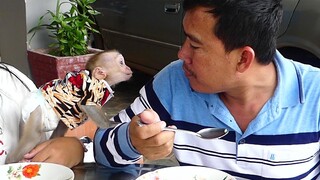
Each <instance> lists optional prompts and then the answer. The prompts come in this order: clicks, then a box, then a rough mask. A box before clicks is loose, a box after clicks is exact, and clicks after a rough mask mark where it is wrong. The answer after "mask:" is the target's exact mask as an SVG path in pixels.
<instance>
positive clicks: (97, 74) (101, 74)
mask: <svg viewBox="0 0 320 180" xmlns="http://www.w3.org/2000/svg"><path fill="white" fill-rule="evenodd" d="M107 75H108V74H107V72H106V71H105V70H104V69H103V68H101V67H95V68H94V69H93V71H92V76H93V77H94V78H96V79H99V80H101V79H105V78H106V77H107Z"/></svg>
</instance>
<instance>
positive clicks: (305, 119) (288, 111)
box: [95, 52, 320, 180]
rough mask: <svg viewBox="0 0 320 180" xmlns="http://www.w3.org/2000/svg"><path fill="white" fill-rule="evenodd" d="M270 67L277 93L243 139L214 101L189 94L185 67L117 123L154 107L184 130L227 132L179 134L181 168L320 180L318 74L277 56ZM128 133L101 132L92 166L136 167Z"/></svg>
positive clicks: (148, 88) (164, 75) (158, 80)
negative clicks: (220, 133)
mask: <svg viewBox="0 0 320 180" xmlns="http://www.w3.org/2000/svg"><path fill="white" fill-rule="evenodd" d="M275 59H276V61H275V64H276V66H277V70H278V82H280V85H278V86H277V88H276V91H275V93H274V96H273V97H272V98H271V99H270V100H269V101H268V102H267V103H266V104H265V106H264V107H263V109H262V110H261V112H260V113H259V114H258V116H257V117H256V118H255V119H254V120H253V121H252V122H251V123H250V125H249V126H248V128H247V130H246V131H245V132H244V133H243V132H241V130H240V129H239V127H238V126H237V123H236V121H235V120H234V119H233V117H232V115H231V114H230V113H229V111H228V109H227V108H226V107H225V106H224V104H223V103H222V101H221V100H220V98H219V96H218V95H217V94H201V93H197V92H194V91H192V90H191V89H190V87H189V86H188V80H187V79H186V78H185V76H184V74H183V71H182V69H181V66H182V61H176V62H173V63H172V64H170V65H169V66H168V67H166V68H165V69H163V70H162V71H161V72H160V73H159V74H157V75H156V76H155V77H154V79H153V81H151V82H149V83H148V84H146V85H145V86H144V87H143V88H142V89H141V90H140V94H141V97H138V98H137V99H136V100H135V101H134V102H133V104H131V106H130V107H128V108H127V109H126V110H123V111H121V112H120V113H119V115H118V116H116V117H114V120H115V121H120V122H128V121H130V119H131V117H133V116H134V115H135V114H138V113H140V112H141V111H143V109H145V108H146V107H148V106H151V107H152V109H154V110H155V111H157V112H158V113H159V115H160V119H162V120H165V121H166V123H167V124H169V125H176V126H177V127H178V128H181V129H188V130H193V131H198V130H199V129H201V128H205V127H219V128H227V129H229V130H230V133H229V134H228V135H227V136H225V137H223V138H222V139H214V140H205V139H200V138H197V137H194V136H191V135H188V134H183V133H176V136H175V142H174V154H175V156H176V158H177V160H178V161H179V162H180V164H181V165H204V166H208V167H213V168H216V169H219V170H223V171H225V172H227V173H230V174H231V175H233V176H235V177H236V178H237V179H308V180H309V179H317V178H320V176H319V174H320V159H319V157H320V154H319V153H320V151H319V148H320V142H319V139H320V103H319V99H320V89H319V88H318V86H319V84H320V71H319V69H316V68H312V67H310V66H305V65H302V64H299V63H296V62H292V61H290V60H287V59H284V58H283V57H282V56H281V55H280V54H279V53H278V52H277V55H276V57H275ZM127 128H128V123H124V124H122V125H121V127H120V128H115V129H108V130H103V129H101V130H99V133H98V134H97V135H96V138H95V143H96V146H95V147H96V149H97V150H96V151H95V153H96V158H97V159H96V160H97V162H99V163H101V164H104V165H106V166H113V167H118V166H119V165H121V164H122V165H123V164H130V163H134V162H136V161H137V159H138V158H139V157H140V154H139V153H138V152H136V150H135V149H134V148H132V146H131V145H130V141H129V139H128V136H127ZM112 135H113V136H114V137H117V138H118V139H115V138H111V137H113V136H112ZM124 135H126V136H124ZM107 149H108V150H107ZM105 157H108V159H106V158H105ZM110 158H111V159H112V160H110Z"/></svg>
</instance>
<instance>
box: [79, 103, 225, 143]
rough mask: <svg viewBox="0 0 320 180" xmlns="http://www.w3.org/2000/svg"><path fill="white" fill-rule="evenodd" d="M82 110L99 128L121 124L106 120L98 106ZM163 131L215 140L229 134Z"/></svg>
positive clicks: (221, 131)
mask: <svg viewBox="0 0 320 180" xmlns="http://www.w3.org/2000/svg"><path fill="white" fill-rule="evenodd" d="M81 107H82V110H83V111H84V112H85V113H86V114H87V115H88V116H89V117H90V118H91V119H92V120H93V121H94V122H96V123H97V124H98V126H99V127H104V128H109V127H113V126H116V125H118V124H119V122H113V121H109V120H107V119H106V116H105V114H103V112H102V111H101V110H100V109H99V108H97V106H96V105H82V106H81ZM138 124H139V126H143V125H145V124H144V123H143V122H141V121H138ZM163 130H165V131H175V132H184V133H188V134H192V135H196V136H198V137H200V138H203V139H215V138H222V137H223V136H225V135H227V134H228V132H229V131H228V130H227V129H223V128H204V129H201V130H200V131H198V132H193V131H188V130H182V129H175V128H171V127H165V128H164V129H163Z"/></svg>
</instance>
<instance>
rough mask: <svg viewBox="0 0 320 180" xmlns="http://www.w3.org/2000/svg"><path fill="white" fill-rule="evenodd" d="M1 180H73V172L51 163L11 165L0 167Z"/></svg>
mask: <svg viewBox="0 0 320 180" xmlns="http://www.w3.org/2000/svg"><path fill="white" fill-rule="evenodd" d="M0 179H1V180H9V179H10V180H16V179H19V180H27V179H28V180H30V179H31V180H49V179H50V180H73V179H74V173H73V171H72V170H71V169H70V168H68V167H65V166H62V165H59V164H53V163H37V162H29V163H27V162H26V163H13V164H6V165H0Z"/></svg>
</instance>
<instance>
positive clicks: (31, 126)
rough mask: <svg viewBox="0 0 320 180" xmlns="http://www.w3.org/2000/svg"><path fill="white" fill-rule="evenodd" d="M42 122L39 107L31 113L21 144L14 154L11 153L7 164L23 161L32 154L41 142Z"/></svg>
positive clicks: (14, 150)
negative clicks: (27, 155) (26, 155)
mask: <svg viewBox="0 0 320 180" xmlns="http://www.w3.org/2000/svg"><path fill="white" fill-rule="evenodd" d="M42 121H43V120H42V111H41V108H40V106H38V107H37V108H36V109H35V110H34V111H32V112H31V113H30V117H29V119H28V120H27V122H26V124H25V126H24V128H23V134H22V136H21V138H20V140H19V143H18V145H17V147H16V148H15V149H13V151H12V152H9V154H8V156H7V158H6V163H13V162H19V161H21V160H22V159H23V156H24V155H25V154H26V153H28V152H30V151H31V150H32V149H33V148H34V147H35V146H36V145H37V144H39V143H40V142H41V132H42V129H43V127H42Z"/></svg>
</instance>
